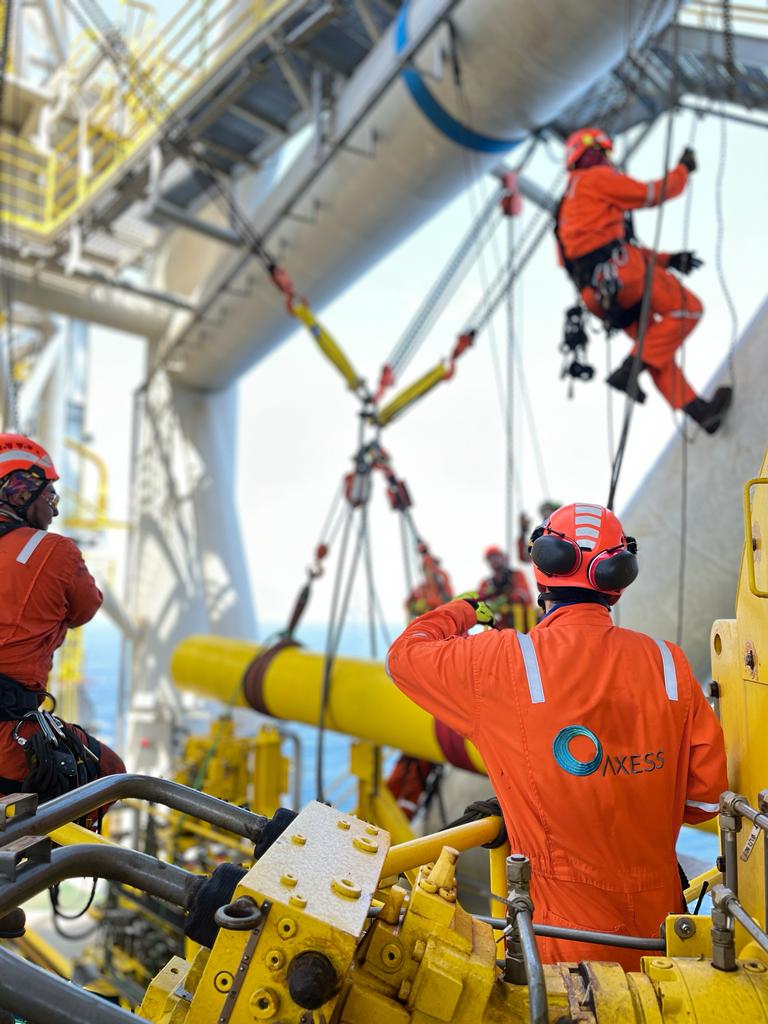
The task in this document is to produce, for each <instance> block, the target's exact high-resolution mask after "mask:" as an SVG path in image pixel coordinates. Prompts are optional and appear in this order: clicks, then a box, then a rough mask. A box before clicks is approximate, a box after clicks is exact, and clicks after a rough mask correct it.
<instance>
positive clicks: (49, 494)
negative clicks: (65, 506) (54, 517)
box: [43, 487, 60, 512]
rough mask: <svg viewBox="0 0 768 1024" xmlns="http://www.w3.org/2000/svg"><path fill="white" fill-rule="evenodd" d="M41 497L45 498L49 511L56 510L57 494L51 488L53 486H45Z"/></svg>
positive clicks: (57, 504)
mask: <svg viewBox="0 0 768 1024" xmlns="http://www.w3.org/2000/svg"><path fill="white" fill-rule="evenodd" d="M43 497H44V498H45V500H46V502H47V503H48V506H49V508H50V510H51V512H56V511H57V509H58V507H59V501H60V498H59V495H58V494H57V493H56V491H55V490H54V489H53V487H46V489H45V490H44V491H43Z"/></svg>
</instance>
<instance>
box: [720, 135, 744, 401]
mask: <svg viewBox="0 0 768 1024" xmlns="http://www.w3.org/2000/svg"><path fill="white" fill-rule="evenodd" d="M727 157H728V125H727V122H726V119H725V118H724V117H721V118H720V146H719V153H718V162H717V174H716V177H715V224H716V229H715V230H716V234H715V271H716V273H717V280H718V283H719V285H720V291H721V293H722V296H723V299H724V300H725V304H726V307H727V309H728V315H729V316H730V320H731V337H730V340H729V343H728V352H727V356H726V359H727V362H728V374H729V377H730V382H731V387H735V386H736V369H735V365H734V353H735V350H736V342H737V340H738V336H739V314H738V311H737V309H736V303H735V302H734V300H733V294H732V293H731V289H730V287H729V285H728V280H727V278H726V276H725V264H724V261H723V253H724V248H725V215H724V210H723V184H724V181H725V169H726V164H727Z"/></svg>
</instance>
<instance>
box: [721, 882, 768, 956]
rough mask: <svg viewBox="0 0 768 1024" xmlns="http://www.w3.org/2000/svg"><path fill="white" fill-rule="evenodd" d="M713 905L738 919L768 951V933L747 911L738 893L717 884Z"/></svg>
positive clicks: (745, 929) (748, 932)
mask: <svg viewBox="0 0 768 1024" xmlns="http://www.w3.org/2000/svg"><path fill="white" fill-rule="evenodd" d="M712 905H713V906H714V907H715V908H716V909H718V910H723V911H725V913H726V914H728V915H730V917H732V918H733V919H734V921H738V922H739V924H740V925H741V927H742V928H743V929H744V931H745V932H746V933H747V934H748V935H749V936H751V938H753V939H754V940H755V942H756V943H757V944H758V945H759V946H761V947H762V948H763V949H764V950H766V952H768V935H767V934H766V933H765V932H764V931H763V929H762V928H761V927H760V925H758V924H756V923H755V922H754V921H753V920H752V918H751V917H750V916H749V914H748V913H747V912H746V910H745V909H744V907H742V905H741V903H739V898H738V896H737V895H736V893H734V892H732V891H731V890H730V889H729V888H727V886H724V885H715V886H713V887H712Z"/></svg>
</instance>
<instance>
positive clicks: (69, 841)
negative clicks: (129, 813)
mask: <svg viewBox="0 0 768 1024" xmlns="http://www.w3.org/2000/svg"><path fill="white" fill-rule="evenodd" d="M50 837H51V839H52V840H53V841H54V843H58V844H59V846H75V845H77V843H93V844H95V845H98V846H116V845H117V844H116V843H113V842H112V841H111V840H110V839H107V837H106V836H100V835H99V834H98V833H97V832H91V830H90V829H88V828H83V826H82V825H75V824H69V825H61V826H59V828H55V829H54V830H53V832H51V833H50Z"/></svg>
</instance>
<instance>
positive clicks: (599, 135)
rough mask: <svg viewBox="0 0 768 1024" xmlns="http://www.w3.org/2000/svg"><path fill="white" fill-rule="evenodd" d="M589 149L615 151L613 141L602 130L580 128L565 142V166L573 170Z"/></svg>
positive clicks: (606, 151)
mask: <svg viewBox="0 0 768 1024" xmlns="http://www.w3.org/2000/svg"><path fill="white" fill-rule="evenodd" d="M588 149H602V150H603V152H605V153H608V152H610V150H612V149H613V139H612V138H611V137H610V135H608V134H607V133H606V132H604V131H603V129H602V128H579V129H578V131H575V132H571V134H570V135H569V136H568V138H567V139H566V140H565V166H566V167H567V168H568V170H569V171H570V170H572V169H573V168H574V167H575V166H576V164H577V163H578V162H579V160H581V158H582V157H583V156H584V154H585V153H586V152H587V150H588Z"/></svg>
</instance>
